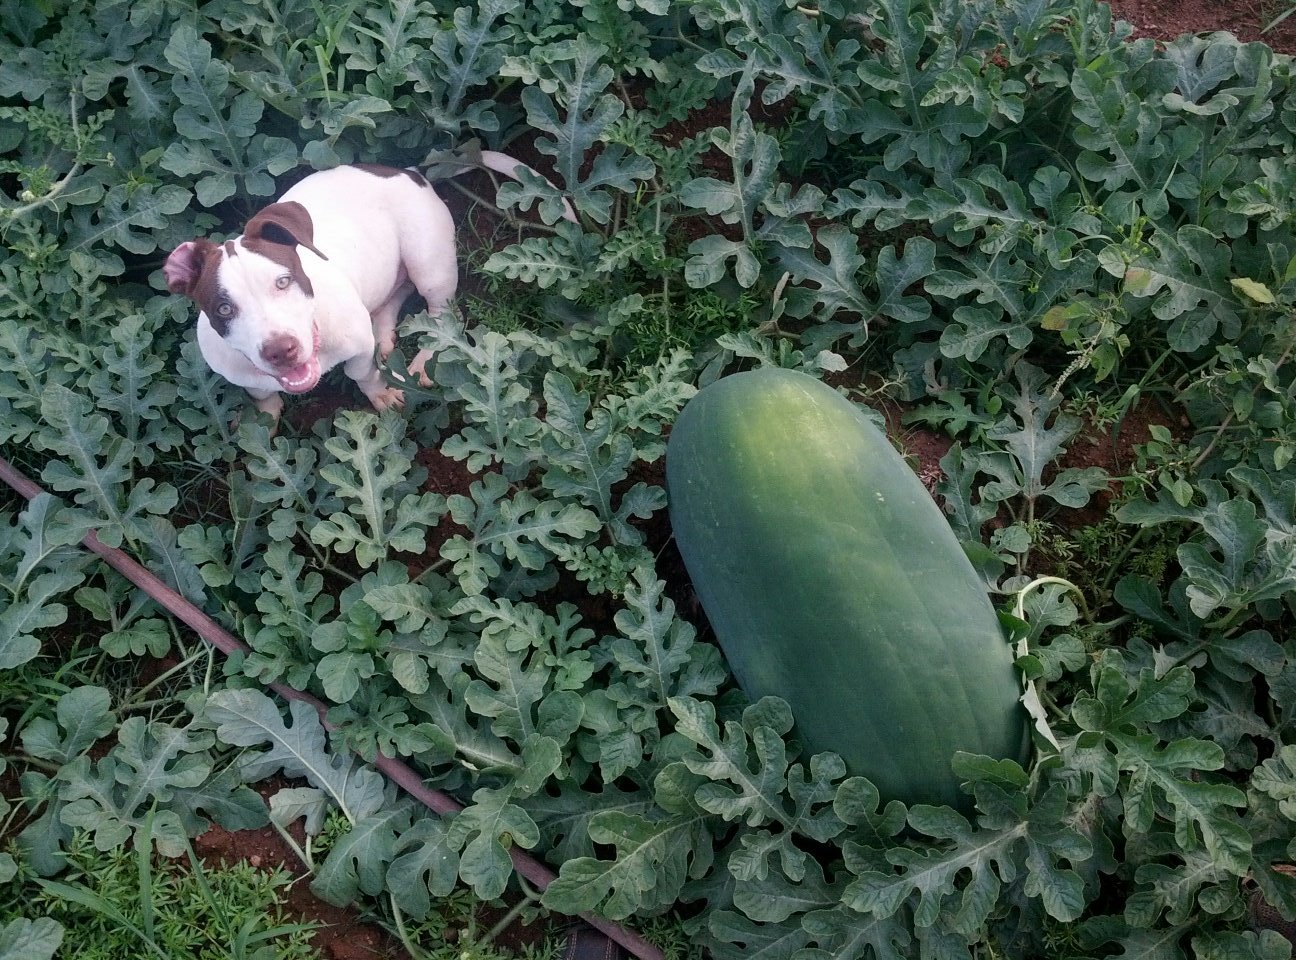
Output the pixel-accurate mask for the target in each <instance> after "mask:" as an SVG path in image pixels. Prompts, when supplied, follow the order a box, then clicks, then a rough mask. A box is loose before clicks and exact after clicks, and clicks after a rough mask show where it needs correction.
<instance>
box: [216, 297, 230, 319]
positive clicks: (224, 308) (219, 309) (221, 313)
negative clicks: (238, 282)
mask: <svg viewBox="0 0 1296 960" xmlns="http://www.w3.org/2000/svg"><path fill="white" fill-rule="evenodd" d="M216 316H218V317H220V318H221V319H223V320H228V319H229V318H230V317H232V316H234V304H232V303H230V302H229V301H228V300H222V301H221V302H220V303H218V304H217V305H216Z"/></svg>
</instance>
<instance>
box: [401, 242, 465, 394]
mask: <svg viewBox="0 0 1296 960" xmlns="http://www.w3.org/2000/svg"><path fill="white" fill-rule="evenodd" d="M445 256H448V257H449V260H448V261H447V260H446V259H444V257H445ZM454 257H455V254H454V248H453V246H451V249H450V251H449V253H448V255H447V254H444V253H442V254H441V255H440V256H432V257H420V258H418V259H417V261H416V262H414V263H409V262H408V261H407V262H406V269H407V270H409V275H410V279H411V280H413V281H414V285H415V287H417V288H418V292H419V293H420V294H422V295H423V299H424V300H426V301H427V312H428V314H429V315H431V316H436V315H437V314H438V313H441V312H443V311H445V310H449V309H451V307H450V301H451V300H453V299H454V295H455V288H456V287H457V286H458V285H459V271H458V265H457V264H456V263H455V259H454ZM447 262H448V264H449V266H447ZM432 356H433V353H432V351H431V350H419V351H418V353H416V354H415V355H414V359H413V360H412V361H411V362H410V365H409V372H410V375H411V376H413V377H417V378H418V382H419V386H422V387H430V386H432V378H431V377H430V376H429V375H428V372H427V365H428V362H429V361H430V360H431V359H432Z"/></svg>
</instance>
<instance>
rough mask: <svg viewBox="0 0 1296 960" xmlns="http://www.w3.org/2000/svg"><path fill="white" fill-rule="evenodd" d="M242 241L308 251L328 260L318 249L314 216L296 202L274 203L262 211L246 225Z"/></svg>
mask: <svg viewBox="0 0 1296 960" xmlns="http://www.w3.org/2000/svg"><path fill="white" fill-rule="evenodd" d="M243 237H244V239H247V240H261V241H264V242H265V243H277V244H281V245H284V246H290V247H291V246H298V247H305V248H306V249H307V250H309V251H310V252H311V253H313V254H315V256H317V257H319V258H320V259H321V260H327V259H328V257H326V256H324V254H322V253H321V252H320V251H319V250H318V249H317V248H316V246H315V224H314V222H312V220H311V215H310V214H309V213H308V212H307V210H306V208H305V207H303V206H302V205H301V204H300V203H298V202H297V201H296V200H289V201H287V202H286V203H272V204H270V206H268V207H265V208H263V209H262V210H261V211H260V212H259V213H258V214H257V215H256V216H255V217H253V218H252V219H251V220H249V221H248V222H247V226H246V227H245V228H244V229H243Z"/></svg>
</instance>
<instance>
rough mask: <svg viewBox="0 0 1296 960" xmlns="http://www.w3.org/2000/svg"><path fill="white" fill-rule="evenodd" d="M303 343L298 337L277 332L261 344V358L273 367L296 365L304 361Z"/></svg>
mask: <svg viewBox="0 0 1296 960" xmlns="http://www.w3.org/2000/svg"><path fill="white" fill-rule="evenodd" d="M301 353H302V350H301V344H300V343H299V342H298V340H297V338H296V337H290V336H289V335H288V334H286V333H277V334H275V335H274V336H273V337H270V338H269V339H268V340H266V341H265V342H264V343H262V344H261V359H262V360H264V361H265V362H266V363H268V364H269V365H270V366H272V367H280V368H282V367H295V366H297V364H299V363H301V362H302V355H301Z"/></svg>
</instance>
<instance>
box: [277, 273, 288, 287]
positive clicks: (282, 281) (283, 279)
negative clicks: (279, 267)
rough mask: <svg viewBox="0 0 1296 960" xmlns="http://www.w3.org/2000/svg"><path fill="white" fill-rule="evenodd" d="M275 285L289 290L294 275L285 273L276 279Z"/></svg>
mask: <svg viewBox="0 0 1296 960" xmlns="http://www.w3.org/2000/svg"><path fill="white" fill-rule="evenodd" d="M275 286H276V287H278V288H279V289H280V290H287V289H288V288H289V287H290V286H292V277H291V276H289V275H288V274H286V273H285V274H284V275H283V276H282V277H280V278H279V279H278V280H276V281H275Z"/></svg>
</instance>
